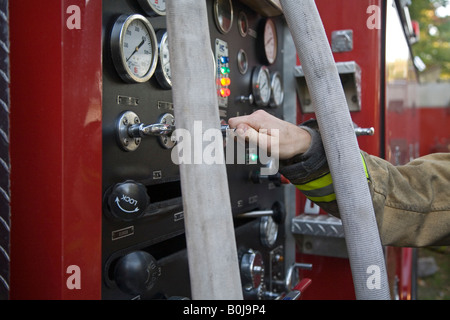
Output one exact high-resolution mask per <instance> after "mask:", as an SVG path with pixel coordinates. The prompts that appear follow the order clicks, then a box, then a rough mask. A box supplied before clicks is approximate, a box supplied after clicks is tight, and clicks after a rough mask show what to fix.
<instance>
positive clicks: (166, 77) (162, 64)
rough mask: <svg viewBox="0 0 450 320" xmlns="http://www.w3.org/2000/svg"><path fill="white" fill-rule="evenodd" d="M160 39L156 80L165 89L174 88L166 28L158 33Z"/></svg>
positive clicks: (157, 36)
mask: <svg viewBox="0 0 450 320" xmlns="http://www.w3.org/2000/svg"><path fill="white" fill-rule="evenodd" d="M156 38H157V40H158V50H159V55H158V56H159V59H158V65H157V66H156V72H155V76H156V80H158V83H159V84H160V86H161V87H162V88H163V89H167V90H168V89H170V88H172V78H171V72H170V58H169V41H168V39H167V31H166V30H165V29H162V30H159V31H158V32H157V33H156Z"/></svg>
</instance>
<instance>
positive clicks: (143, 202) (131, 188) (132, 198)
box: [107, 180, 150, 221]
mask: <svg viewBox="0 0 450 320" xmlns="http://www.w3.org/2000/svg"><path fill="white" fill-rule="evenodd" d="M149 203H150V197H149V196H148V194H147V188H146V187H145V186H144V185H143V184H141V183H138V182H135V181H132V180H127V181H125V182H121V183H118V184H116V185H114V186H113V187H112V189H111V192H110V193H109V194H108V196H107V206H108V211H109V212H110V213H111V214H112V216H114V217H115V218H118V219H120V220H124V221H131V220H135V219H137V218H139V217H141V216H142V215H143V213H144V211H145V209H146V208H147V206H148V204H149Z"/></svg>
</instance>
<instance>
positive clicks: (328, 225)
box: [292, 214, 344, 238]
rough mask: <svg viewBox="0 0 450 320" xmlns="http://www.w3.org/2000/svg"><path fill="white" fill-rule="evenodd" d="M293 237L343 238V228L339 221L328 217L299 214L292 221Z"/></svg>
mask: <svg viewBox="0 0 450 320" xmlns="http://www.w3.org/2000/svg"><path fill="white" fill-rule="evenodd" d="M292 233H293V234H294V235H296V234H297V235H313V236H322V237H334V238H344V228H343V226H342V222H341V220H340V219H338V218H336V217H333V216H328V215H323V214H320V215H310V214H301V215H299V216H297V217H295V218H293V219H292Z"/></svg>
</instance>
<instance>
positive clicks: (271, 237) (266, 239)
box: [259, 216, 279, 248]
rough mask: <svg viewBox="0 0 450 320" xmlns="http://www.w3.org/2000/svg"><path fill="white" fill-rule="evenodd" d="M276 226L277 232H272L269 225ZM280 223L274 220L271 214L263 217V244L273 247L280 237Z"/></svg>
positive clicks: (260, 231)
mask: <svg viewBox="0 0 450 320" xmlns="http://www.w3.org/2000/svg"><path fill="white" fill-rule="evenodd" d="M271 226H276V228H277V230H276V232H275V233H271V232H270V231H271V230H269V227H271ZM278 229H279V226H278V224H277V223H276V222H275V221H273V218H272V217H271V216H265V217H262V218H261V221H260V225H259V236H260V240H261V244H262V245H263V246H265V247H267V248H272V247H273V246H274V245H275V243H276V242H277V239H278Z"/></svg>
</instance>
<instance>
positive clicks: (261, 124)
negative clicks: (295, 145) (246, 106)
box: [228, 110, 280, 134]
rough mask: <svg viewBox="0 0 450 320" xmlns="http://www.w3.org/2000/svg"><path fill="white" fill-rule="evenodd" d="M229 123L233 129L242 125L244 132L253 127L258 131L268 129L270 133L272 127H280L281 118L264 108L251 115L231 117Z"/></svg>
mask: <svg viewBox="0 0 450 320" xmlns="http://www.w3.org/2000/svg"><path fill="white" fill-rule="evenodd" d="M228 125H229V126H230V128H232V129H234V128H238V127H240V128H242V129H243V130H244V132H245V131H246V130H247V129H248V128H253V129H254V130H256V131H260V130H261V129H266V130H267V133H268V134H270V130H271V129H274V128H278V127H279V125H280V119H278V118H276V117H275V116H272V115H271V114H269V113H267V112H266V111H264V110H257V111H255V112H253V113H252V114H251V115H246V116H240V117H235V118H230V119H229V120H228Z"/></svg>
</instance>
